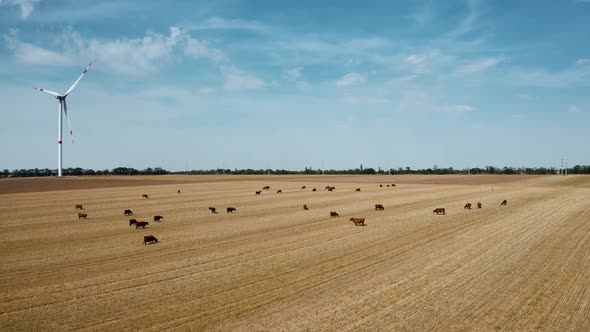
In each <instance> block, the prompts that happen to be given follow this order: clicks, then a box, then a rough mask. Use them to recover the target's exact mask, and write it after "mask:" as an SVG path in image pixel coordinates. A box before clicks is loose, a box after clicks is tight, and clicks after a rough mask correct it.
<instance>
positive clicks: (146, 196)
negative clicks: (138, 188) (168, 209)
mask: <svg viewBox="0 0 590 332" xmlns="http://www.w3.org/2000/svg"><path fill="white" fill-rule="evenodd" d="M141 197H142V198H150V196H148V195H147V194H143V195H141Z"/></svg>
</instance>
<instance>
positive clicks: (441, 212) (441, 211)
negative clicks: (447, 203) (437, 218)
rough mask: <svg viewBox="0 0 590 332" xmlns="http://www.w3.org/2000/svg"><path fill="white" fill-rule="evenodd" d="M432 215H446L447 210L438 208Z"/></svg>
mask: <svg viewBox="0 0 590 332" xmlns="http://www.w3.org/2000/svg"><path fill="white" fill-rule="evenodd" d="M432 213H436V214H446V212H445V208H436V209H434V210H432Z"/></svg>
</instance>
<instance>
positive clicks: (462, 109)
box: [436, 105, 475, 114]
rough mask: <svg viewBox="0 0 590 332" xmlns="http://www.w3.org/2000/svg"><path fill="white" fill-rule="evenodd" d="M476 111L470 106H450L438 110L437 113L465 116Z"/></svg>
mask: <svg viewBox="0 0 590 332" xmlns="http://www.w3.org/2000/svg"><path fill="white" fill-rule="evenodd" d="M474 110H475V108H474V107H472V106H469V105H448V106H443V107H441V108H438V109H437V110H436V111H437V112H443V113H449V114H464V113H468V112H472V111H474Z"/></svg>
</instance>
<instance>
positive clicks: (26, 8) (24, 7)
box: [0, 0, 40, 20]
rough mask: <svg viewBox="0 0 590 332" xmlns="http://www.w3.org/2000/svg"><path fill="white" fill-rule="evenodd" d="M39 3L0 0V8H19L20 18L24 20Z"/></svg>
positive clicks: (32, 0) (28, 0)
mask: <svg viewBox="0 0 590 332" xmlns="http://www.w3.org/2000/svg"><path fill="white" fill-rule="evenodd" d="M39 1H40V0H0V6H19V7H20V12H21V18H22V19H23V20H26V19H27V18H29V16H30V15H31V13H32V12H33V10H34V9H35V4H37V3H38V2H39Z"/></svg>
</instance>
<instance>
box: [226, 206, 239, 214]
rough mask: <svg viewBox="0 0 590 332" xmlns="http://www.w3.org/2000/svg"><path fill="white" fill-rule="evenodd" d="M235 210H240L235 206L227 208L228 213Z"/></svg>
mask: <svg viewBox="0 0 590 332" xmlns="http://www.w3.org/2000/svg"><path fill="white" fill-rule="evenodd" d="M235 211H238V210H236V208H233V207H228V208H227V213H234V212H235Z"/></svg>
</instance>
